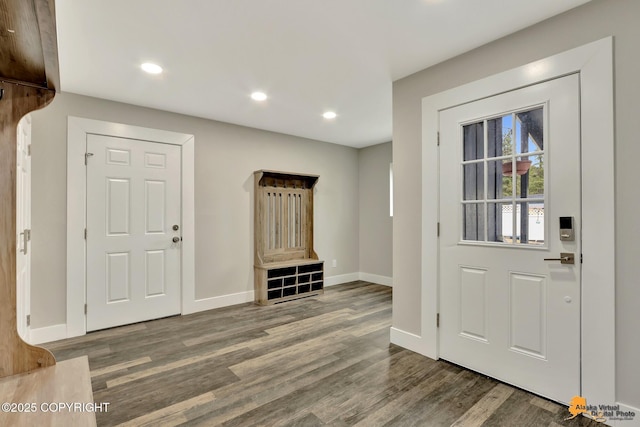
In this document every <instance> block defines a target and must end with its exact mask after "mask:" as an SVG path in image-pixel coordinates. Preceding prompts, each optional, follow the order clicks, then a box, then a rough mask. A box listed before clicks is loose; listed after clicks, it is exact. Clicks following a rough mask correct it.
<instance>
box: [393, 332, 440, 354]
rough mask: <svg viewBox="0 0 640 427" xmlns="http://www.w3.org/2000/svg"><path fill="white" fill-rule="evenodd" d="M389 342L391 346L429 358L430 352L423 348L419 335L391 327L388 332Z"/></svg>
mask: <svg viewBox="0 0 640 427" xmlns="http://www.w3.org/2000/svg"><path fill="white" fill-rule="evenodd" d="M389 341H391V344H395V345H399V346H400V347H404V348H406V349H407V350H411V351H415V352H416V353H418V354H422V355H423V356H426V357H430V356H429V353H430V352H429V351H427V349H425V348H424V343H423V342H422V338H421V337H420V336H419V335H416V334H412V333H411V332H407V331H403V330H402V329H398V328H394V327H391V330H390V332H389Z"/></svg>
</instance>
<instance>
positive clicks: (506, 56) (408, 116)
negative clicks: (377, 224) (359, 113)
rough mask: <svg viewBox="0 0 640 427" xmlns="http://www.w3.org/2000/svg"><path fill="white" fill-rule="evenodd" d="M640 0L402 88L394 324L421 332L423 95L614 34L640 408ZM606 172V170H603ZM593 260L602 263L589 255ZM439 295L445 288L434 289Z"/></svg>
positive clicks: (624, 298) (621, 236)
mask: <svg viewBox="0 0 640 427" xmlns="http://www.w3.org/2000/svg"><path fill="white" fill-rule="evenodd" d="M638 16H640V1H637V0H594V1H592V2H590V3H587V4H586V5H583V6H581V7H579V8H576V9H573V10H571V11H569V12H566V13H564V14H562V15H559V16H557V17H554V18H551V19H549V20H547V21H544V22H542V23H540V24H537V25H534V26H532V27H530V28H528V29H525V30H523V31H520V32H518V33H515V34H512V35H510V36H507V37H504V38H502V39H500V40H497V41H495V42H493V43H490V44H487V45H485V46H482V47H480V48H478V49H474V50H472V51H470V52H467V53H465V54H463V55H460V56H458V57H456V58H453V59H451V60H449V61H446V62H444V63H441V64H438V65H436V66H433V67H430V68H428V69H426V70H423V71H420V72H418V73H416V74H413V75H411V76H408V77H406V78H404V79H401V80H398V81H396V82H394V85H393V129H394V131H393V162H394V184H395V185H394V188H395V194H394V195H395V207H394V208H395V209H394V236H393V271H394V299H393V326H394V327H395V328H398V329H400V330H403V331H406V332H410V333H414V334H417V335H420V301H421V295H420V292H421V289H420V285H421V284H420V281H421V259H420V257H421V244H422V242H421V235H422V232H421V217H420V212H421V204H422V200H421V194H422V188H421V174H422V165H421V158H422V154H421V141H422V138H421V126H422V123H421V101H422V98H423V97H425V96H429V95H432V94H436V93H439V92H442V91H444V90H446V89H450V88H453V87H456V86H460V85H461V84H464V83H468V82H471V81H475V80H478V79H481V78H483V77H487V76H490V75H493V74H496V73H499V72H501V71H505V70H508V69H511V68H514V67H517V66H520V65H523V64H526V63H529V62H531V61H534V60H537V59H541V58H544V57H547V56H550V55H553V54H556V53H559V52H562V51H565V50H568V49H571V48H574V47H578V46H581V45H583V44H586V43H589V42H591V41H594V40H599V39H601V38H604V37H607V36H611V35H613V36H614V57H615V65H614V67H615V97H616V99H615V114H616V118H615V120H616V129H615V130H616V148H615V149H616V160H615V167H616V206H615V209H616V230H617V232H616V286H617V288H616V358H617V360H616V387H617V391H616V397H617V401H619V402H622V403H626V404H628V405H631V406H634V407H636V408H638V407H640V393H639V392H638V384H640V369H638V367H637V366H638V365H637V361H638V360H640V340H639V339H638V331H639V330H640V316H638V315H637V307H638V306H639V305H640V287H639V286H637V279H636V278H637V277H640V264H639V263H638V262H637V261H636V257H637V256H636V253H637V250H636V249H635V248H636V246H637V242H638V241H639V240H640V228H639V227H636V226H635V224H634V222H633V221H634V219H635V215H634V213H635V212H637V211H638V210H639V209H640V199H639V198H638V197H630V196H631V195H635V194H637V192H638V191H637V185H636V184H635V181H636V180H635V178H634V177H633V175H632V174H633V173H634V172H635V170H636V169H637V168H636V167H635V166H634V164H633V162H634V161H635V159H637V158H640V144H637V143H636V141H637V138H638V137H637V134H638V132H637V125H636V122H637V118H636V117H637V114H638V111H640V107H639V103H638V100H639V99H640V85H638V84H637V78H638V76H639V75H640V56H639V55H638V41H640V26H639V25H638V23H637V18H638ZM594 173H597V171H594ZM585 262H597V261H593V260H592V261H589V260H585ZM433 297H434V298H435V297H436V296H435V295H434V296H433Z"/></svg>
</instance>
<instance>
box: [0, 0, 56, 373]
mask: <svg viewBox="0 0 640 427" xmlns="http://www.w3.org/2000/svg"><path fill="white" fill-rule="evenodd" d="M0 30H1V31H2V34H0V41H1V43H0V378H1V377H6V376H10V375H15V374H19V373H23V372H28V371H32V370H34V369H36V368H41V367H45V366H52V365H55V363H56V361H55V358H54V357H53V355H52V354H51V353H50V352H49V351H47V350H45V349H44V348H40V347H35V346H31V345H29V344H27V343H25V342H24V341H22V339H21V338H20V336H19V335H18V332H17V321H16V237H17V232H16V156H17V153H16V144H17V135H16V129H17V126H18V122H19V121H20V119H21V118H22V116H24V115H26V114H27V113H29V112H31V111H34V110H37V109H39V108H42V107H44V106H46V105H47V104H49V103H50V102H51V101H52V100H53V97H54V95H55V90H56V88H57V86H58V80H59V79H58V51H57V41H56V26H55V8H54V2H53V0H21V1H13V0H0Z"/></svg>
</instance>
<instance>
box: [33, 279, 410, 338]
mask: <svg viewBox="0 0 640 427" xmlns="http://www.w3.org/2000/svg"><path fill="white" fill-rule="evenodd" d="M356 280H364V281H367V282H371V283H376V284H380V285H385V286H391V284H392V282H393V279H392V278H391V277H385V276H378V275H376V274H369V273H362V272H355V273H348V274H340V275H337V276H330V277H325V279H324V286H334V285H339V284H342V283H348V282H354V281H356ZM253 300H254V291H246V292H238V293H235V294H229V295H222V296H218V297H211V298H202V299H198V300H195V301H190V302H189V303H187V304H185V305H184V306H183V310H182V314H191V313H197V312H200V311H206V310H213V309H214V308H221V307H228V306H230V305H236V304H243V303H246V302H252V301H253ZM68 333H69V335H68ZM29 334H30V335H29V338H30V339H29V342H30V343H31V344H42V343H46V342H51V341H57V340H61V339H65V338H70V337H72V336H79V335H84V334H78V333H75V334H73V331H71V330H70V331H67V325H66V324H64V323H63V324H59V325H52V326H46V327H43V328H37V329H31V330H30V331H29ZM418 340H419V337H418ZM398 345H401V344H398ZM403 347H405V346H403ZM407 348H409V347H407Z"/></svg>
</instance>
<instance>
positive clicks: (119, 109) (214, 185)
mask: <svg viewBox="0 0 640 427" xmlns="http://www.w3.org/2000/svg"><path fill="white" fill-rule="evenodd" d="M67 116H76V117H84V118H90V119H96V120H104V121H110V122H116V123H125V124H130V125H135V126H142V127H149V128H156V129H162V130H169V131H175V132H183V133H188V134H193V135H195V156H196V158H195V200H196V206H195V221H196V242H195V244H196V298H197V299H202V298H208V297H216V296H223V295H228V294H233V293H238V292H244V291H251V290H253V212H252V209H253V171H255V170H258V169H272V170H284V171H290V172H300V173H309V174H317V175H320V179H319V181H318V184H317V185H316V190H315V191H316V193H315V199H314V208H315V225H314V231H315V236H314V238H315V242H314V244H315V250H316V252H317V253H318V255H319V257H320V258H321V259H324V260H332V259H336V260H337V267H336V268H333V267H331V264H330V262H329V264H328V265H326V268H325V276H326V277H328V278H331V277H332V276H341V275H354V274H355V275H356V276H357V272H358V271H359V262H360V260H359V228H358V223H359V217H358V215H359V198H358V190H359V187H358V150H356V149H353V148H348V147H344V146H339V145H335V144H329V143H324V142H319V141H312V140H307V139H303V138H298V137H293V136H287V135H282V134H277V133H273V132H266V131H261V130H257V129H251V128H246V127H241V126H236V125H231V124H226V123H221V122H215V121H211V120H204V119H198V118H194V117H189V116H184V115H179V114H173V113H167V112H162V111H158V110H152V109H148V108H142V107H135V106H132V105H127V104H121V103H116V102H112V101H106V100H101V99H97V98H90V97H85V96H79V95H74V94H67V93H59V94H58V95H56V98H55V100H54V101H53V103H52V104H51V105H50V106H49V107H47V108H46V109H44V110H41V111H38V112H35V113H33V140H32V162H33V163H32V164H33V184H32V185H33V188H32V190H33V191H32V228H33V233H32V236H33V237H32V239H33V240H32V242H33V243H32V244H33V246H32V248H33V250H32V284H31V295H32V297H31V318H32V323H31V325H32V326H31V327H32V328H43V327H48V326H53V325H59V324H63V323H65V322H66V258H65V257H66V198H67V195H66V144H67ZM70 197H73V195H70ZM78 262H82V261H81V260H78Z"/></svg>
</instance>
